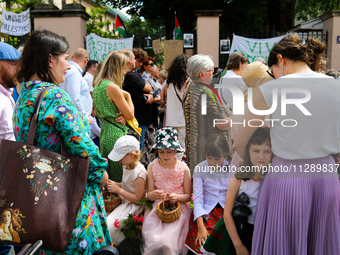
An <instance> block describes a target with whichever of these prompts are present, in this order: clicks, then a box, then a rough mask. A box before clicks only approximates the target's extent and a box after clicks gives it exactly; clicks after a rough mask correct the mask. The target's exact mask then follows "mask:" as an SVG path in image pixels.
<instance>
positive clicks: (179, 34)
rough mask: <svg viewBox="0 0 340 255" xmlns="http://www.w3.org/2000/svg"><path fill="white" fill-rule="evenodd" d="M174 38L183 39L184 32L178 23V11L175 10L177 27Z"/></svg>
mask: <svg viewBox="0 0 340 255" xmlns="http://www.w3.org/2000/svg"><path fill="white" fill-rule="evenodd" d="M174 39H175V40H183V34H182V30H181V27H180V26H179V24H178V20H177V16H176V12H175V29H174Z"/></svg>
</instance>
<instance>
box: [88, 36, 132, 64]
mask: <svg viewBox="0 0 340 255" xmlns="http://www.w3.org/2000/svg"><path fill="white" fill-rule="evenodd" d="M85 38H86V50H87V52H88V53H89V59H91V60H97V61H98V62H103V61H104V59H105V57H106V56H107V54H108V53H109V52H110V51H112V50H118V51H121V50H123V49H130V50H132V48H133V37H130V38H125V39H107V38H103V37H100V36H98V35H95V34H93V33H91V34H89V35H88V36H86V37H85Z"/></svg>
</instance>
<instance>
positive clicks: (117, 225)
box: [113, 219, 120, 228]
mask: <svg viewBox="0 0 340 255" xmlns="http://www.w3.org/2000/svg"><path fill="white" fill-rule="evenodd" d="M119 224H120V222H119V220H118V219H115V222H114V223H113V225H114V226H115V228H119V227H120V225H119Z"/></svg>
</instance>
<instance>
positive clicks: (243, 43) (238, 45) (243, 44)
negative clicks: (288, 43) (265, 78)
mask: <svg viewBox="0 0 340 255" xmlns="http://www.w3.org/2000/svg"><path fill="white" fill-rule="evenodd" d="M283 37H285V35H283V36H279V37H273V38H266V39H254V38H246V37H242V36H238V35H234V36H233V43H232V45H231V49H230V53H233V52H241V53H243V54H244V55H245V56H246V57H247V59H248V60H249V62H253V61H254V59H255V58H258V57H262V58H264V59H265V60H266V62H267V61H268V56H269V53H270V51H271V50H272V48H273V47H274V45H275V44H276V43H277V42H279V41H280V40H281V39H282V38H283Z"/></svg>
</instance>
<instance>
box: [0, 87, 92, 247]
mask: <svg viewBox="0 0 340 255" xmlns="http://www.w3.org/2000/svg"><path fill="white" fill-rule="evenodd" d="M47 89H48V88H45V89H43V90H42V91H41V92H40V94H39V96H38V98H37V100H36V104H35V107H34V112H33V115H32V116H33V117H32V118H31V124H30V129H29V133H28V138H27V142H26V143H20V142H14V141H9V140H4V139H3V140H2V141H1V144H0V155H1V156H0V242H2V243H7V244H13V245H21V246H23V245H25V244H26V243H32V244H33V243H35V242H36V241H38V240H42V241H43V245H42V247H43V248H45V249H48V250H52V251H63V250H64V249H65V248H66V246H67V244H68V243H69V241H70V238H71V234H72V230H73V227H74V224H75V221H76V217H77V213H78V210H79V207H80V203H81V201H82V199H83V195H84V191H85V186H86V182H87V176H88V170H89V162H90V161H89V159H84V158H79V157H77V156H72V155H68V154H67V151H66V148H65V146H64V143H63V142H62V144H61V153H57V152H53V151H50V150H46V149H43V148H39V147H37V146H34V145H33V141H34V136H35V132H36V129H37V122H38V113H39V107H40V103H41V100H42V98H43V95H44V94H45V92H46V90H47Z"/></svg>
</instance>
